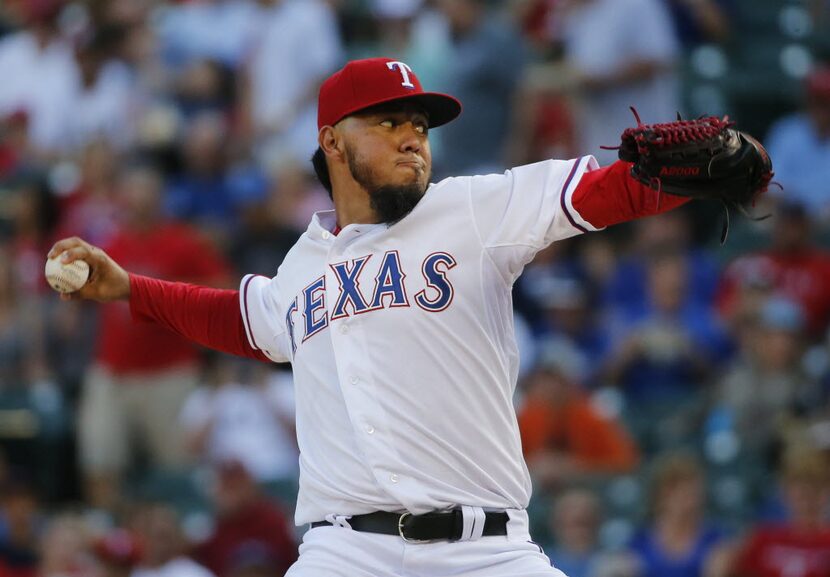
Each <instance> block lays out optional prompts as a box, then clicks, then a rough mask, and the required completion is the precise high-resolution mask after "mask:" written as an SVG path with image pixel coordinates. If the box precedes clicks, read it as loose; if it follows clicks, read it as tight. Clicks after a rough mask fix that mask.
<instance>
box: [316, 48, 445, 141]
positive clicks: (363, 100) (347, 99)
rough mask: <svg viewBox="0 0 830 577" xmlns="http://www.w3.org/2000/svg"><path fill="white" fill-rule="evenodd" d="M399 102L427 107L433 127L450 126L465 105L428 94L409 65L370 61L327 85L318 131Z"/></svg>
mask: <svg viewBox="0 0 830 577" xmlns="http://www.w3.org/2000/svg"><path fill="white" fill-rule="evenodd" d="M397 100H412V101H415V102H417V103H418V104H420V105H421V106H423V108H424V110H425V111H426V113H427V116H429V125H430V127H436V126H441V125H442V124H446V123H447V122H449V121H451V120H452V119H454V118H455V117H456V116H458V115H459V114H461V103H460V102H459V101H458V100H457V99H455V98H453V97H452V96H449V95H447V94H441V93H439V92H424V89H423V88H421V82H420V81H419V80H418V77H417V76H415V73H414V72H413V71H412V69H411V68H410V67H409V66H408V65H407V64H406V63H404V62H401V61H399V60H394V59H392V58H366V59H364V60H352V61H350V62H348V63H347V64H346V66H344V67H343V68H342V69H340V70H338V71H337V72H335V73H334V74H332V75H331V76H329V77H328V78H327V79H326V81H325V82H323V85H322V86H321V87H320V97H319V99H318V105H317V128H318V129H320V128H323V127H324V126H333V125H335V124H337V123H338V122H339V121H341V120H342V119H343V118H345V117H346V116H348V115H350V114H354V113H355V112H357V111H359V110H363V109H365V108H369V107H371V106H375V105H377V104H383V103H385V102H393V101H397Z"/></svg>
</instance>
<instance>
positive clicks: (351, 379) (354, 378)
mask: <svg viewBox="0 0 830 577" xmlns="http://www.w3.org/2000/svg"><path fill="white" fill-rule="evenodd" d="M349 382H350V383H351V384H353V385H356V384H357V383H359V382H360V378H358V377H355V376H353V377H352V378H350V379H349Z"/></svg>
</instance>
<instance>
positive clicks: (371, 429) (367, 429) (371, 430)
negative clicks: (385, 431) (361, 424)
mask: <svg viewBox="0 0 830 577" xmlns="http://www.w3.org/2000/svg"><path fill="white" fill-rule="evenodd" d="M366 432H367V433H369V434H370V435H371V434H372V433H374V432H375V428H374V427H373V426H372V425H369V426H367V427H366Z"/></svg>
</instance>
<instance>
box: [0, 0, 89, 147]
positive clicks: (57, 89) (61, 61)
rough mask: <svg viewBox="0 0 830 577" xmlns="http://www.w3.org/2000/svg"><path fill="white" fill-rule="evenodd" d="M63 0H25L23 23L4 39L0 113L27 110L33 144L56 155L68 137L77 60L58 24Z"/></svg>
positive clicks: (0, 58)
mask: <svg viewBox="0 0 830 577" xmlns="http://www.w3.org/2000/svg"><path fill="white" fill-rule="evenodd" d="M63 6H64V1H63V0H31V1H29V2H24V3H23V10H24V17H25V19H26V20H25V27H24V28H23V29H22V30H20V31H18V32H15V33H13V34H10V35H9V36H6V37H4V38H3V39H2V40H0V78H7V79H12V78H13V79H15V80H14V82H11V81H8V82H3V83H0V116H5V115H8V114H11V113H15V112H18V111H25V112H26V114H27V115H28V118H29V123H28V128H29V135H30V138H31V142H32V145H33V148H34V149H35V150H36V152H37V153H38V154H39V155H40V156H46V157H49V156H53V155H55V154H56V153H58V152H60V151H62V150H63V149H64V148H65V145H66V143H67V140H66V139H67V137H68V136H69V134H68V129H69V120H70V118H71V110H72V103H73V101H74V98H75V95H76V92H77V83H78V66H77V64H76V63H75V59H74V54H73V52H72V48H71V47H70V45H69V43H68V42H67V41H66V40H65V39H64V38H63V37H62V36H61V34H60V31H59V29H58V22H57V21H58V16H59V14H60V11H61V9H62V8H63Z"/></svg>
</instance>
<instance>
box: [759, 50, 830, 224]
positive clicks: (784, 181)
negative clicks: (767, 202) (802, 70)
mask: <svg viewBox="0 0 830 577" xmlns="http://www.w3.org/2000/svg"><path fill="white" fill-rule="evenodd" d="M804 93H805V94H804V98H805V100H804V106H803V110H801V111H800V112H797V113H795V114H791V115H787V116H785V117H783V118H781V119H779V120H778V121H776V123H775V124H774V125H773V126H772V127H771V128H770V130H769V133H768V134H767V138H766V143H767V150H768V152H769V153H770V157H771V158H774V159H775V180H776V181H777V182H780V183H781V187H782V189H781V191H777V190H776V189H775V188H773V189H771V191H770V192H771V193H772V194H776V195H780V196H781V198H782V199H792V200H798V201H800V202H801V203H803V204H804V206H805V207H806V209H807V211H808V212H809V213H810V214H811V215H812V216H813V217H814V218H817V219H819V220H821V221H823V222H824V223H825V224H826V223H827V222H828V221H830V65H824V66H819V67H817V68H816V69H815V70H814V71H813V72H812V73H810V75H809V76H808V77H807V80H806V82H805V85H804Z"/></svg>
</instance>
